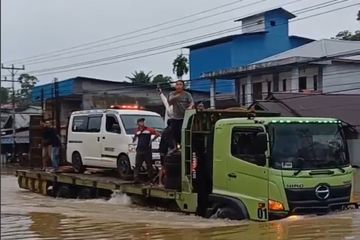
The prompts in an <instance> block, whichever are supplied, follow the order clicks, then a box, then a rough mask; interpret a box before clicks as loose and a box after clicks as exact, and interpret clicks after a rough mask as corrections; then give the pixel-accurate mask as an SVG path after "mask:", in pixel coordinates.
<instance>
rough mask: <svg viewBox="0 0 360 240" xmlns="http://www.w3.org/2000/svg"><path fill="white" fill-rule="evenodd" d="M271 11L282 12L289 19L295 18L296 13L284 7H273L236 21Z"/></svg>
mask: <svg viewBox="0 0 360 240" xmlns="http://www.w3.org/2000/svg"><path fill="white" fill-rule="evenodd" d="M269 12H278V13H279V14H282V15H284V16H286V17H287V18H288V19H292V18H295V17H296V15H294V14H293V13H291V12H289V11H287V10H285V9H284V8H281V7H280V8H273V9H269V10H266V11H262V12H259V13H255V14H251V15H248V16H246V17H243V18H239V19H237V20H235V22H239V21H242V20H244V19H248V18H251V17H255V16H259V15H264V14H265V13H269Z"/></svg>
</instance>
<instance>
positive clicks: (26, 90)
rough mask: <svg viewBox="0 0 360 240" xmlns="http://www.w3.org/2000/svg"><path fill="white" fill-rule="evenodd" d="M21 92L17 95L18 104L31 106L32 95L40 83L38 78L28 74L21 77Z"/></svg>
mask: <svg viewBox="0 0 360 240" xmlns="http://www.w3.org/2000/svg"><path fill="white" fill-rule="evenodd" d="M18 80H19V83H20V87H21V88H20V90H18V91H17V93H16V95H15V96H16V99H17V102H19V104H20V105H22V106H27V105H29V104H31V93H32V90H33V88H34V86H35V84H36V83H37V82H38V81H39V80H38V79H37V77H35V76H32V75H30V74H28V73H23V74H21V75H20V76H19V79H18Z"/></svg>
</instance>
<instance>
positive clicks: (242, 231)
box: [1, 168, 360, 240]
mask: <svg viewBox="0 0 360 240" xmlns="http://www.w3.org/2000/svg"><path fill="white" fill-rule="evenodd" d="M359 172H360V171H359ZM355 190H356V192H357V193H356V198H357V200H360V173H358V174H357V175H356V179H355ZM1 239H2V240H5V239H87V240H90V239H147V240H148V239H183V240H190V239H197V240H211V239H214V240H215V239H234V240H235V239H251V240H253V239H267V240H270V239H271V240H273V239H276V240H281V239H302V240H305V239H317V240H321V239H346V240H350V239H360V210H358V211H346V212H341V213H334V214H329V215H326V216H306V217H299V216H293V217H290V218H287V219H283V220H279V221H272V222H267V223H258V222H249V221H224V220H211V219H202V218H199V217H196V216H188V215H184V214H182V213H173V212H166V211H161V210H154V209H147V208H142V207H139V206H135V205H133V204H131V201H130V199H129V198H128V197H127V196H125V195H116V196H113V197H112V198H111V199H110V200H108V201H105V200H101V199H97V200H75V199H54V198H51V197H46V196H42V195H39V194H35V193H32V192H29V191H27V190H22V189H19V187H18V186H17V179H16V178H15V177H14V176H13V173H12V171H11V170H7V169H4V168H3V169H2V173H1Z"/></svg>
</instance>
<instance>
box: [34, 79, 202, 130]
mask: <svg viewBox="0 0 360 240" xmlns="http://www.w3.org/2000/svg"><path fill="white" fill-rule="evenodd" d="M57 86H58V90H57V93H56V94H55V92H56V91H55V88H56V85H55V84H54V83H49V84H44V85H40V86H36V87H34V89H33V91H32V99H33V101H34V102H37V103H41V102H42V105H43V107H44V119H45V120H55V119H56V118H55V116H56V111H57V110H56V108H55V105H56V104H58V105H59V106H58V108H59V109H58V111H59V113H58V114H59V116H60V123H61V126H62V127H63V128H65V127H66V125H67V121H68V118H69V117H70V115H71V112H73V111H77V110H84V109H100V108H109V107H110V106H111V105H115V104H122V105H126V104H137V105H140V106H142V107H144V108H145V109H148V110H151V111H155V112H158V113H160V114H163V113H164V111H165V108H164V106H163V104H162V102H161V99H160V97H159V93H158V91H157V90H156V86H154V85H149V86H144V85H134V84H132V83H129V82H117V81H108V80H102V79H95V78H87V77H75V78H70V79H66V80H62V81H59V82H58V83H57ZM170 90H171V89H170V88H169V89H164V90H163V91H164V93H165V94H168V93H169V92H170ZM191 93H192V95H193V97H194V100H195V101H208V99H209V96H208V94H206V93H203V92H196V91H192V92H191ZM56 96H57V97H56Z"/></svg>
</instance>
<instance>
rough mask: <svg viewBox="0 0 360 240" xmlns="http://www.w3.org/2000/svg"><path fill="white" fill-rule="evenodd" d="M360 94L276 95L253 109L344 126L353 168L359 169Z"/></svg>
mask: <svg viewBox="0 0 360 240" xmlns="http://www.w3.org/2000/svg"><path fill="white" fill-rule="evenodd" d="M359 103H360V94H305V93H274V94H271V95H269V96H268V97H267V98H266V100H259V101H256V102H255V103H253V104H252V105H251V107H254V108H255V110H261V111H269V112H276V113H280V114H281V116H286V117H331V118H337V119H340V120H342V121H343V122H344V125H345V126H346V128H345V129H346V137H347V141H348V147H349V152H350V160H351V163H352V164H353V165H354V166H357V167H360V158H359V156H360V104H359Z"/></svg>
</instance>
